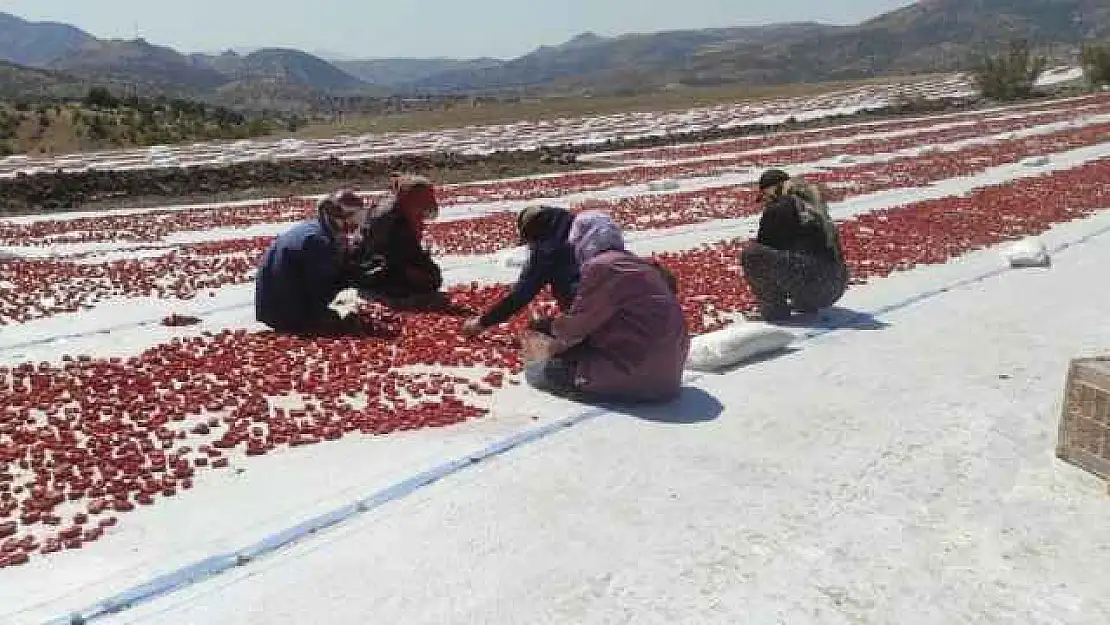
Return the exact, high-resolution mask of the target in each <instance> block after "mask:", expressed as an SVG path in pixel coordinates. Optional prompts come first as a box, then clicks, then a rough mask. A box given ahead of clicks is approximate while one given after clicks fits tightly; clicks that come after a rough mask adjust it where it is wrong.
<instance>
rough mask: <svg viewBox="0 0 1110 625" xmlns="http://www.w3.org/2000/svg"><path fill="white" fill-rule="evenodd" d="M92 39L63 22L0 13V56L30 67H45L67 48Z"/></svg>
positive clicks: (64, 52) (66, 50)
mask: <svg viewBox="0 0 1110 625" xmlns="http://www.w3.org/2000/svg"><path fill="white" fill-rule="evenodd" d="M95 40H96V39H95V38H94V37H93V36H92V35H90V34H88V33H86V32H85V31H83V30H81V29H79V28H74V27H73V26H69V25H67V24H55V23H49V22H28V21H27V20H23V19H20V18H18V17H16V16H14V15H9V14H7V13H0V59H5V60H8V61H11V62H12V63H16V64H19V65H27V66H30V67H48V66H49V65H50V63H51V62H52V61H53V60H54V59H57V58H58V57H60V56H63V55H65V54H66V53H68V52H70V51H71V50H73V49H75V48H77V47H79V46H81V45H83V44H87V43H91V42H93V41H95Z"/></svg>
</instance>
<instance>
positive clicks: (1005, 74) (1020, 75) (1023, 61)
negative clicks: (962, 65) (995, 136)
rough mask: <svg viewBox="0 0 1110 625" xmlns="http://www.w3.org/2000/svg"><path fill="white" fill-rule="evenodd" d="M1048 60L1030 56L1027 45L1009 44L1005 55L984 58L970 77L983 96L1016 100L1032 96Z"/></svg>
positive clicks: (1019, 42) (1014, 42)
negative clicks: (972, 77) (972, 76)
mask: <svg viewBox="0 0 1110 625" xmlns="http://www.w3.org/2000/svg"><path fill="white" fill-rule="evenodd" d="M1047 64H1048V60H1047V59H1046V58H1045V57H1043V56H1036V55H1034V54H1033V51H1032V49H1031V48H1030V46H1029V42H1028V41H1025V40H1018V41H1012V42H1010V46H1009V49H1008V50H1007V51H1006V52H1003V53H1000V54H995V55H989V54H988V55H985V56H984V57H983V58H982V59H981V60H980V61H979V63H978V64H977V65H976V67H975V69H974V72H973V75H974V77H975V82H976V83H977V84H978V85H979V89H980V91H982V93H983V96H985V97H987V98H991V99H993V100H1003V101H1006V100H1020V99H1023V98H1028V97H1030V96H1031V95H1033V87H1034V85H1036V83H1037V78H1039V77H1040V75H1041V72H1043V71H1044V69H1045V66H1046V65H1047Z"/></svg>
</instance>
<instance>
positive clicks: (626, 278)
mask: <svg viewBox="0 0 1110 625" xmlns="http://www.w3.org/2000/svg"><path fill="white" fill-rule="evenodd" d="M568 242H569V243H570V244H571V245H572V246H573V247H574V253H575V257H576V259H577V260H578V262H579V264H580V266H581V276H582V277H581V282H580V284H579V287H578V292H577V295H576V297H575V300H574V303H573V304H572V305H571V308H570V311H569V312H568V313H567V314H566V315H565V316H561V317H557V318H555V319H553V320H551V321H550V322H549V323H539V324H536V326H535V327H536V330H535V331H531V332H529V333H527V334H526V335H525V337H524V347H525V359H526V360H528V361H529V362H528V365H527V367H526V370H525V378H526V379H527V380H528V383H529V384H531V385H532V386H534V387H536V388H539V389H541V390H545V391H550V392H552V393H556V394H562V395H573V396H581V397H583V398H595V399H602V400H606V399H611V400H617V401H668V400H671V399H674V398H675V397H677V396H678V394H679V390H680V389H681V386H682V370H683V367H684V365H685V363H686V356H687V352H688V351H689V348H690V337H689V332H688V330H687V326H686V320H685V318H684V317H683V315H682V309H681V307H680V306H679V304H678V300H677V298H676V295H675V290H674V285H673V282H671V281H669V279H668V278H669V276H668V275H667V274H666V273H665V272H664V271H661V270H660V268H659V267H657V266H656V265H655V264H653V263H652V262H650V261H648V260H646V259H643V258H640V257H639V256H636V255H635V254H633V253H631V252H629V251H627V250H626V249H625V245H624V237H623V236H622V235H621V231H620V228H619V227H618V226H617V225H616V224H615V223H613V221H612V220H611V219H610V218H609V216H608V215H606V214H604V213H600V212H588V213H582V214H580V215H579V216H578V217H577V218H576V219H575V220H574V226H573V227H572V228H571V231H570V235H569V236H568Z"/></svg>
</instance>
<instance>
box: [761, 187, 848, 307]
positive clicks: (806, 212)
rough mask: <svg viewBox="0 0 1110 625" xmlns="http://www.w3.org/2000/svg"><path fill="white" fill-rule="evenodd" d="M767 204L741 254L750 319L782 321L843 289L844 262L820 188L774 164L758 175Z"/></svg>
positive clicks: (823, 302) (835, 296) (821, 303)
mask: <svg viewBox="0 0 1110 625" xmlns="http://www.w3.org/2000/svg"><path fill="white" fill-rule="evenodd" d="M759 198H760V201H761V202H763V203H764V204H765V207H764V209H763V216H762V217H761V219H760V222H759V234H758V235H757V236H756V240H755V241H754V242H753V243H751V244H750V245H749V247H747V248H746V249H745V250H744V251H743V252H742V253H741V254H740V264H741V266H742V267H743V268H744V277H745V279H746V280H747V281H748V284H749V285H750V286H751V288H752V292H753V293H754V295H755V297H756V300H757V302H758V305H759V310H758V312H756V313H754V314H751V315H749V318H752V319H762V320H764V321H768V322H776V321H784V320H786V319H787V318H789V317H790V314H791V312H794V311H797V312H802V313H815V312H817V311H819V310H821V309H823V308H827V307H829V306H832V305H833V304H835V303H836V302H837V301H839V300H840V298H841V297H842V296H843V295H844V291H845V289H846V288H847V285H848V268H847V266H846V265H845V263H844V255H843V252H842V250H841V247H840V237H839V235H838V233H837V230H836V224H835V223H833V221H832V219H831V218H830V217H829V211H828V208H827V207H826V205H825V200H824V198H823V197H822V194H821V190H820V189H819V188H818V187H817V186H816V185H812V184H809V183H808V182H806V181H805V180H803V179H801V178H791V177H790V176H789V175H788V174H787V173H786V172H784V171H781V170H777V169H772V170H768V171H767V172H765V173H764V174H763V175H762V176H761V177H760V179H759Z"/></svg>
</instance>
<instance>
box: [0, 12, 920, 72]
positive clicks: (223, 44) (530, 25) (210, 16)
mask: <svg viewBox="0 0 1110 625" xmlns="http://www.w3.org/2000/svg"><path fill="white" fill-rule="evenodd" d="M906 4H910V2H907V1H906V0H787V1H781V2H775V1H768V0H669V1H667V0H551V1H545V0H399V1H398V0H391V1H390V2H384V1H380V0H311V1H302V2H292V1H290V0H188V1H187V2H182V1H178V2H166V1H165V0H0V11H3V12H7V13H12V14H15V15H18V16H19V17H22V18H24V19H28V20H32V21H55V22H64V23H67V24H73V25H74V26H77V27H79V28H82V29H84V30H86V31H88V32H90V33H91V34H93V35H95V36H97V37H109V38H126V39H133V38H134V37H135V34H136V32H138V33H139V35H140V36H142V37H143V38H144V39H146V40H147V41H149V42H151V43H155V44H161V45H168V46H171V47H173V48H176V49H177V50H179V51H181V52H186V53H189V52H218V51H221V50H226V49H229V48H237V49H238V48H247V49H250V48H259V47H266V46H277V47H291V48H297V49H301V50H305V51H309V52H321V51H327V52H332V53H338V54H340V55H345V56H349V57H357V58H373V57H397V56H404V57H433V56H448V57H456V58H473V57H479V56H491V57H496V58H512V57H515V56H520V55H522V54H526V53H528V52H530V51H531V50H533V49H535V48H536V47H537V46H540V45H557V44H559V43H562V42H564V41H566V40H568V39H570V38H571V37H573V36H575V35H577V34H579V33H582V32H585V31H592V32H595V33H597V34H599V35H618V34H622V33H629V32H652V31H659V30H674V29H683V28H706V27H728V26H752V25H758V24H766V23H771V22H784V21H821V22H826V23H833V24H849V23H855V22H859V21H862V20H864V19H867V18H868V17H872V16H874V15H878V14H880V13H883V12H885V11H888V10H891V9H894V8H897V7H899V6H904V5H906Z"/></svg>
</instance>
